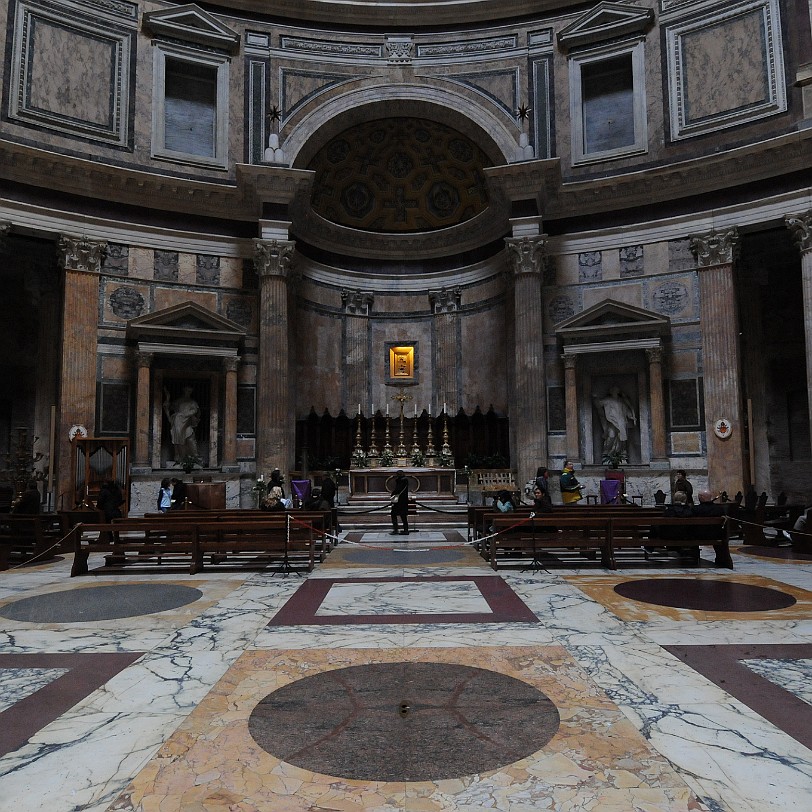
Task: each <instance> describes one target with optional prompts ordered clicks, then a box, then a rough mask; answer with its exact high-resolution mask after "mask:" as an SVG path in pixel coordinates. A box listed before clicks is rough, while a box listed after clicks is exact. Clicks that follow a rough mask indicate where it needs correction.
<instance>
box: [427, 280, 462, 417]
mask: <svg viewBox="0 0 812 812" xmlns="http://www.w3.org/2000/svg"><path fill="white" fill-rule="evenodd" d="M461 299H462V290H461V289H460V288H451V289H449V288H442V289H440V290H430V291H429V304H430V305H431V311H432V313H433V314H434V353H433V354H434V402H435V404H436V405H435V413H437V414H439V413H440V411H441V410H442V408H443V404H446V407H447V409H448V412H449V414H452V415H454V414H456V413H457V410H458V409H459V403H458V401H457V368H458V365H457V353H458V349H459V346H460V342H459V326H460V325H459V320H460V316H459V310H460V301H461Z"/></svg>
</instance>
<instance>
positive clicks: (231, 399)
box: [223, 357, 240, 468]
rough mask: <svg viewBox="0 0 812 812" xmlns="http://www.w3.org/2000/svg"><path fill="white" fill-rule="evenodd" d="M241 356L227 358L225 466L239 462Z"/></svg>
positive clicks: (224, 434)
mask: <svg viewBox="0 0 812 812" xmlns="http://www.w3.org/2000/svg"><path fill="white" fill-rule="evenodd" d="M239 362H240V359H239V358H236V357H235V358H225V359H224V360H223V366H224V368H225V372H226V399H225V407H224V409H223V467H224V468H225V467H231V466H235V465H236V464H237V367H238V366H239Z"/></svg>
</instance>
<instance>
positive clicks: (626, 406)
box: [592, 386, 637, 461]
mask: <svg viewBox="0 0 812 812" xmlns="http://www.w3.org/2000/svg"><path fill="white" fill-rule="evenodd" d="M592 400H593V401H594V403H595V409H596V410H597V412H598V415H599V417H600V420H601V429H602V430H603V457H604V461H606V460H607V459H608V460H609V461H613V460H612V458H614V461H621V460H626V461H628V459H629V456H628V454H629V432H628V428H627V427H628V421H630V420H631V422H632V423H637V415H636V414H635V413H634V409H633V408H632V404H631V401H630V400H629V398H628V396H627V395H626V394H625V393H623V392H621V391H620V388H619V387H617V386H613V387H611V388H610V389H609V393H608V394H607V395H606V397H602V398H599V397H597V396H596V395H593V396H592Z"/></svg>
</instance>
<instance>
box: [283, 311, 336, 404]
mask: <svg viewBox="0 0 812 812" xmlns="http://www.w3.org/2000/svg"><path fill="white" fill-rule="evenodd" d="M295 319H296V320H295V323H294V330H295V345H296V346H295V351H296V364H297V374H296V378H295V381H294V386H295V392H296V395H295V403H296V415H297V416H298V417H304V416H306V415H307V414H308V413H309V411H310V408H311V406H312V407H313V408H315V410H316V411H317V412H318V413H319V414H321V413H322V412H323V411H324V409H325V408H329V409H330V413H331V414H332V415H333V416H335V415H337V414H338V411H339V408H340V407H341V382H342V377H343V373H342V367H343V362H342V358H341V325H342V319H341V316H340V315H335V316H329V315H324V314H320V313H317V312H315V311H313V310H310V309H307V308H299V309H298V310H297V311H296V316H295Z"/></svg>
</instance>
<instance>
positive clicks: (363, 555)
mask: <svg viewBox="0 0 812 812" xmlns="http://www.w3.org/2000/svg"><path fill="white" fill-rule="evenodd" d="M466 557H467V556H466V553H465V551H464V550H459V549H455V550H442V549H434V550H432V549H429V550H401V549H400V548H398V549H394V550H387V549H384V550H367V549H356V550H344V551H343V559H344V561H346V562H347V563H348V564H391V565H395V566H397V565H398V564H409V565H411V564H415V565H418V566H419V565H421V564H445V563H449V562H452V561H462V560H463V559H465V558H466Z"/></svg>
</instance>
